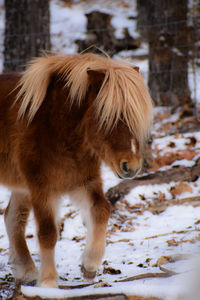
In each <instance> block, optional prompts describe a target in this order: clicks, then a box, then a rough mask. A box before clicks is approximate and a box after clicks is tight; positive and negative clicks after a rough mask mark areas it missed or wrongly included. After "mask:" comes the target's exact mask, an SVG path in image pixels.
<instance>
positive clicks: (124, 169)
mask: <svg viewBox="0 0 200 300" xmlns="http://www.w3.org/2000/svg"><path fill="white" fill-rule="evenodd" d="M122 169H123V171H124V172H125V173H129V170H128V163H127V162H126V161H124V162H123V163H122Z"/></svg>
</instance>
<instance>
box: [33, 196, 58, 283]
mask: <svg viewBox="0 0 200 300" xmlns="http://www.w3.org/2000/svg"><path fill="white" fill-rule="evenodd" d="M32 203H33V209H34V215H35V219H36V224H37V231H38V240H39V244H40V256H41V269H40V275H39V282H38V284H39V286H42V287H57V271H56V267H55V262H54V248H55V244H56V241H57V236H58V233H57V225H56V211H55V209H54V208H55V207H54V205H53V203H52V199H49V198H48V197H45V196H43V197H42V196H41V195H40V196H38V197H37V196H35V197H34V199H33V202H32Z"/></svg>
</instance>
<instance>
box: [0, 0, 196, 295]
mask: <svg viewBox="0 0 200 300" xmlns="http://www.w3.org/2000/svg"><path fill="white" fill-rule="evenodd" d="M74 2H75V4H74V5H73V6H72V7H71V6H68V5H66V4H64V1H59V0H52V1H51V2H50V3H51V33H52V46H53V49H52V50H56V51H60V52H65V53H74V52H76V50H77V48H76V45H75V44H74V40H75V39H83V38H84V34H85V33H84V32H85V27H86V17H85V16H84V11H90V10H93V9H99V10H103V11H106V12H110V13H112V14H113V13H114V15H115V16H114V18H113V20H112V24H113V25H114V26H115V28H116V35H117V36H118V37H120V36H121V35H122V32H121V25H122V24H123V26H124V25H127V26H128V27H129V31H130V34H132V35H134V36H135V35H137V32H136V31H135V28H136V27H135V23H134V21H133V20H131V21H130V20H128V19H127V17H128V16H130V14H131V15H132V16H135V15H136V14H137V12H136V6H135V1H122V2H123V3H124V5H122V2H121V1H104V3H103V5H102V1H100V0H96V1H92V0H88V1H74ZM116 3H117V4H116ZM125 4H128V5H125ZM2 7H3V1H2V0H1V1H0V31H2V30H3V26H4V22H3V18H4V10H3V8H2ZM102 7H103V8H102ZM1 43H2V40H1ZM1 43H0V69H2V61H3V54H2V44H1ZM137 51H140V53H142V54H144V53H147V52H148V49H147V46H146V45H145V44H143V45H142V49H140V50H137ZM130 56H131V53H130V52H128V51H126V52H121V53H120V55H118V57H117V58H119V57H120V58H121V59H129V57H130ZM130 62H131V63H132V61H130ZM134 63H136V64H137V65H139V66H140V69H141V70H142V72H143V73H144V75H145V76H146V74H147V67H148V62H147V61H135V62H134ZM191 72H192V71H191ZM191 78H192V77H191ZM191 80H192V79H191ZM155 117H156V121H155V124H154V128H153V136H154V141H153V145H152V147H153V155H154V156H155V159H156V158H158V157H160V160H162V158H163V157H166V156H169V155H171V156H170V157H172V156H173V154H174V153H179V154H180V155H179V157H178V159H177V160H176V159H174V160H173V161H172V162H171V164H168V165H165V164H160V165H159V166H157V168H160V169H162V170H165V169H167V168H170V167H172V166H180V165H183V166H192V165H194V163H195V161H196V160H197V158H198V157H199V153H200V133H197V132H196V133H186V134H178V135H177V134H174V135H170V136H168V135H166V132H167V129H169V127H170V126H172V124H176V122H178V120H179V114H176V115H173V116H170V115H169V113H168V111H167V109H166V110H164V109H160V108H157V109H155ZM191 140H193V143H190V141H191ZM194 141H195V142H194ZM186 154H187V155H186ZM181 155H182V156H183V157H182V159H181ZM102 177H103V180H104V190H105V192H106V191H107V190H108V189H109V188H110V187H112V186H113V185H116V184H117V183H118V182H119V179H118V178H116V177H115V175H113V174H112V172H111V170H110V169H109V168H108V167H106V166H105V165H103V166H102ZM178 184H179V183H177V182H176V183H175V182H171V183H169V184H160V185H158V184H157V185H146V186H139V187H136V188H134V189H133V190H131V192H130V193H129V194H128V195H126V196H125V199H124V200H123V201H120V202H119V203H117V204H116V206H115V209H114V210H113V212H112V216H111V218H110V221H109V226H108V233H107V246H106V252H105V256H104V259H103V262H102V266H101V267H100V269H99V272H98V274H97V277H96V278H95V280H94V282H92V283H91V282H90V283H91V285H89V286H87V283H88V282H87V281H85V280H83V278H82V275H81V272H80V266H79V265H80V263H81V259H80V257H81V254H82V252H83V249H84V246H85V228H84V226H83V225H82V221H81V218H80V214H79V212H78V211H77V209H76V208H75V207H73V206H72V205H71V204H70V201H69V199H68V197H67V196H64V197H63V202H62V207H61V211H60V214H61V219H62V220H63V222H64V228H63V231H62V233H61V239H60V240H59V241H58V242H57V246H56V265H57V270H58V274H59V285H60V286H62V287H64V286H66V289H42V288H37V287H27V286H23V287H22V292H23V293H24V294H25V295H27V296H34V295H39V296H41V297H44V298H45V297H48V298H64V297H72V296H83V295H89V294H101V293H123V294H126V295H141V296H154V297H158V298H160V299H165V300H166V299H167V300H178V299H181V300H193V299H195V300H198V299H200V297H198V292H199V294H200V290H198V287H199V282H198V281H197V282H196V281H195V279H196V278H197V279H198V277H199V274H197V275H196V273H195V272H196V269H197V271H198V268H196V266H197V264H198V254H199V252H200V205H198V203H197V202H195V204H194V203H193V202H192V201H191V202H190V201H189V200H188V201H185V204H184V205H183V204H180V205H177V204H176V205H173V201H174V204H175V203H176V200H177V199H183V198H184V199H185V198H188V199H189V198H191V197H195V196H196V197H198V196H199V195H200V179H198V180H196V181H195V182H190V183H188V182H187V183H183V184H185V185H184V188H183V189H182V191H181V192H180V191H179V193H176V194H174V193H172V190H173V189H176V187H177V185H178ZM186 186H188V188H186ZM9 196H10V191H9V190H7V189H6V188H4V187H2V186H0V283H1V281H6V280H7V278H10V279H11V280H12V275H11V268H10V265H9V264H8V261H9V257H8V247H9V246H8V239H7V236H6V232H5V226H4V222H3V211H4V209H5V207H6V205H7V204H8V201H9ZM154 199H160V201H166V202H167V203H168V202H170V205H169V206H168V207H167V208H166V209H165V210H164V211H163V212H161V213H159V214H156V213H155V212H152V211H151V210H150V209H148V207H149V206H148V205H149V203H151V202H152V203H153V201H154ZM162 199H163V200H162ZM198 201H199V200H198ZM147 204H148V205H147ZM26 236H27V243H28V245H29V248H30V250H31V254H32V256H33V259H34V261H35V263H36V265H37V266H38V267H39V265H40V258H39V249H38V244H37V238H36V233H35V225H34V220H33V216H32V215H31V216H30V219H29V223H28V226H27V231H26ZM163 256H164V257H167V258H165V260H168V261H170V262H168V263H166V262H167V261H165V263H164V264H162V263H163V261H162V260H163ZM186 257H187V258H188V259H185V258H186ZM161 261H162V263H161ZM171 261H172V262H171ZM160 265H162V266H163V267H164V268H166V269H168V270H170V271H174V272H176V273H178V274H177V275H174V276H172V277H169V278H159V277H156V278H153V275H152V276H151V277H150V278H142V279H138V280H132V281H129V282H119V281H120V280H122V279H126V278H128V277H131V276H135V275H139V274H146V273H159V272H160V273H163V271H162V270H160ZM109 270H112V272H113V274H110V273H109ZM81 285H82V287H80V286H81ZM67 286H73V287H74V288H73V289H67ZM76 286H77V287H76ZM195 288H197V290H195ZM193 294H194V297H193ZM1 297H2V299H6V292H5V291H0V299H1Z"/></svg>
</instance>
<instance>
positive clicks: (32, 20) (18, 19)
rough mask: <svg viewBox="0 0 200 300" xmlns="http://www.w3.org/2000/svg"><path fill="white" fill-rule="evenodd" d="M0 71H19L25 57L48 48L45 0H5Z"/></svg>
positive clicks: (25, 61) (47, 2)
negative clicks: (2, 68) (0, 65)
mask: <svg viewBox="0 0 200 300" xmlns="http://www.w3.org/2000/svg"><path fill="white" fill-rule="evenodd" d="M5 11H6V26H5V40H4V45H5V47H4V72H12V71H22V70H23V69H24V67H25V64H26V63H27V61H29V60H30V59H31V58H32V57H36V56H38V55H39V54H40V50H42V49H50V34H49V18H50V17H49V1H48V0H42V1H41V0H34V1H31V0H5Z"/></svg>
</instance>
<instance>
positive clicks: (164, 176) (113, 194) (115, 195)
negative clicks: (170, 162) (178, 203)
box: [106, 159, 200, 205]
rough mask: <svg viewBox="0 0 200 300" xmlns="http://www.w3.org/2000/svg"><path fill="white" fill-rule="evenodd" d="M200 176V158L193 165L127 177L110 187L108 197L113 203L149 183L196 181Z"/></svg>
mask: <svg viewBox="0 0 200 300" xmlns="http://www.w3.org/2000/svg"><path fill="white" fill-rule="evenodd" d="M199 176H200V159H198V160H197V161H196V164H195V165H194V166H192V167H183V166H180V167H176V168H171V169H168V170H165V171H157V172H155V173H151V174H148V175H144V176H140V177H136V178H135V179H131V180H130V179H129V180H128V179H126V180H123V181H121V182H120V183H119V184H117V185H116V186H114V187H112V188H110V189H109V190H108V191H107V193H106V197H107V199H108V201H109V202H110V203H111V204H113V205H114V204H115V202H117V201H118V200H122V199H123V198H124V196H126V195H127V194H128V193H129V192H130V190H131V189H133V188H135V187H137V186H140V185H148V184H151V185H152V184H162V183H169V182H171V181H175V182H176V181H189V182H191V181H195V180H196V179H197V178H198V177H199Z"/></svg>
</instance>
